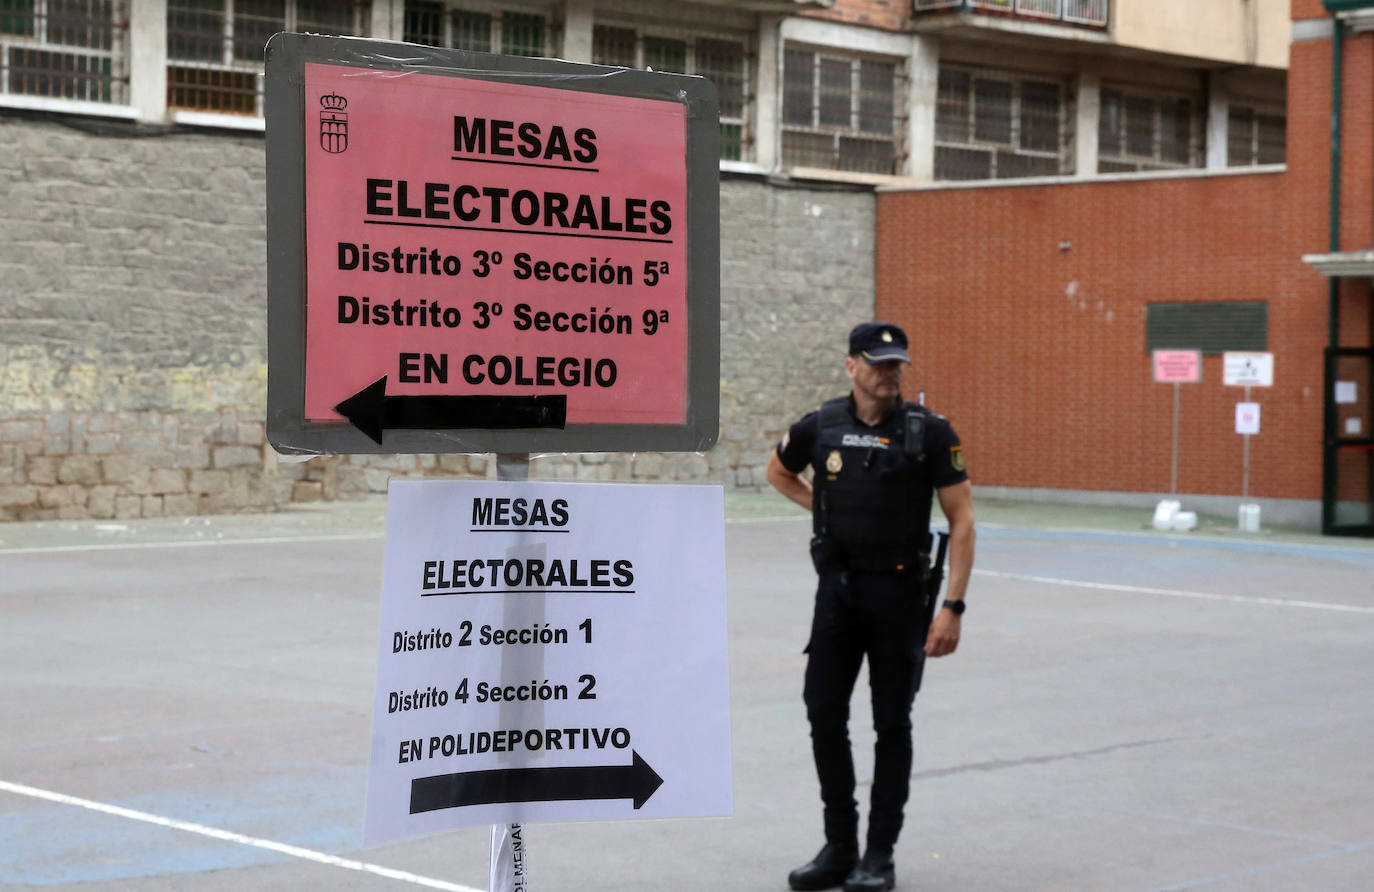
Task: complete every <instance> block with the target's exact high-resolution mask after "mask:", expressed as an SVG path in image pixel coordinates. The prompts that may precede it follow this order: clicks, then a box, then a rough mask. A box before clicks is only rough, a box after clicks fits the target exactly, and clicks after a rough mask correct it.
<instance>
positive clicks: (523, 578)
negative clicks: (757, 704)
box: [264, 34, 730, 890]
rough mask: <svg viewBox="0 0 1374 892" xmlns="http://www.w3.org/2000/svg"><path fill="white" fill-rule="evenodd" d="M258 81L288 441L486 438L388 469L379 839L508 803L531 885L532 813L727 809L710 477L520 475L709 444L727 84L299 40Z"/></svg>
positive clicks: (366, 448)
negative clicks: (406, 468) (599, 455)
mask: <svg viewBox="0 0 1374 892" xmlns="http://www.w3.org/2000/svg"><path fill="white" fill-rule="evenodd" d="M264 84H265V117H266V122H267V130H266V142H267V195H268V207H267V237H268V262H267V277H268V359H269V362H268V371H269V375H268V401H267V403H268V404H267V409H268V413H267V431H268V438H269V440H270V441H271V443H272V445H273V446H274V447H275V448H276V449H277V450H278V451H279V452H282V453H292V454H302V455H324V454H338V453H343V454H348V453H379V454H394V453H491V452H494V453H497V454H498V456H497V482H496V483H480V484H479V483H467V484H460V483H457V482H453V481H413V482H409V481H408V482H404V483H401V482H397V483H395V484H394V485H393V487H392V493H391V496H390V498H391V503H390V505H389V508H388V518H387V525H388V532H387V563H386V567H385V570H384V576H385V580H386V581H385V584H384V590H383V628H382V636H381V637H382V641H381V648H380V651H379V654H380V659H379V678H378V688H377V703H376V711H375V721H374V748H373V766H372V768H373V771H372V775H371V781H370V784H369V799H368V816H367V826H366V834H365V835H366V836H367V838H368V839H369V840H373V841H375V840H380V839H388V838H395V837H397V836H402V835H408V834H411V833H418V832H431V831H433V830H436V829H442V828H444V827H451V826H456V825H458V824H470V823H491V824H492V865H491V878H492V888H493V889H502V890H517V889H518V890H527V889H528V888H529V886H528V875H527V873H526V867H527V861H526V856H527V852H528V848H527V840H526V838H525V834H524V827H523V825H522V823H521V822H522V821H524V820H526V819H529V818H534V819H540V820H575V819H581V818H588V817H595V818H613V817H638V816H654V817H663V816H671V815H687V814H723V813H728V811H729V795H730V794H729V788H730V785H729V742H728V739H729V738H728V706H727V704H728V690H727V689H728V686H727V685H726V684H725V683H724V677H725V675H724V673H725V665H726V661H725V648H724V619H723V616H724V582H723V579H724V570H723V545H721V544H720V541H719V540H722V539H723V537H722V535H721V531H722V530H723V526H722V524H723V507H722V506H721V503H720V497H721V493H720V491H719V489H718V488H714V489H713V488H707V487H675V488H673V489H672V490H671V491H667V492H657V490H659V489H661V488H658V487H623V486H621V487H616V486H607V487H599V486H593V485H586V486H582V487H580V488H576V489H577V490H578V491H577V493H576V494H575V495H574V494H568V493H564V492H563V491H562V490H561V489H559V488H558V487H557V486H556V485H554V484H536V483H530V482H527V480H528V476H529V454H530V453H536V452H614V451H623V452H630V451H704V450H706V449H709V448H710V447H711V446H712V445H713V444H714V443H715V440H716V436H717V432H718V427H719V402H720V400H719V361H720V293H719V276H720V271H719V267H720V260H719V241H720V234H719V233H720V223H719V167H718V160H719V111H718V99H717V95H716V91H715V87H714V86H713V85H712V84H711V83H710V82H709V81H707V80H705V79H703V78H699V77H687V76H684V75H673V74H662V73H655V72H648V71H636V70H631V69H621V68H608V67H603V66H593V65H580V64H574V63H568V62H560V61H554V60H547V59H531V58H525V57H513V56H497V55H489V54H485V53H474V52H466V51H462V50H453V49H444V48H434V47H424V46H414V45H409V44H400V43H391V42H385V41H374V40H359V39H353V38H338V37H319V36H313V35H300V34H278V35H276V36H274V37H273V38H272V40H271V41H270V42H269V43H268V47H267V62H266V70H265V76H264ZM564 486H565V487H566V485H564ZM712 498H714V502H713V501H712ZM517 504H519V505H522V506H523V507H522V509H521V510H520V511H515V510H514V509H513V507H512V506H514V505H517ZM535 504H539V505H541V506H543V507H542V508H541V510H540V513H539V514H538V515H537V516H536V514H535V512H534V511H533V509H532V507H531V506H533V505H535ZM553 505H561V507H559V508H558V510H556V511H555V510H553V509H552V507H551V506H553ZM574 505H576V506H577V507H576V508H575V509H574V508H573V507H572V506H574ZM456 506H465V507H456ZM607 506H610V507H607ZM664 507H667V508H671V509H673V510H674V511H676V513H675V514H665V513H664V512H663V510H661V509H663V508H664ZM467 512H470V514H469V513H467ZM516 518H519V519H518V521H517V520H516ZM556 518H562V520H563V521H564V522H565V523H567V524H568V525H569V526H570V527H573V528H575V529H576V530H577V532H576V533H573V532H572V530H571V529H560V528H557V527H558V526H559V525H558V524H557V523H555V522H554V521H555V519H556ZM684 518H687V519H690V520H692V521H693V522H694V523H695V524H696V526H695V527H694V528H693V529H691V531H690V533H691V535H685V533H686V532H687V531H686V530H683V529H679V528H678V526H679V525H680V524H681V523H682V522H683V519H684ZM655 522H658V523H660V524H661V526H662V530H661V531H659V532H650V531H649V529H647V528H646V527H652V525H653V524H654V523H655ZM712 530H714V531H715V532H714V533H712V532H711V531H712ZM560 534H561V535H560ZM607 537H610V538H607ZM665 542H669V543H671V546H670V547H664V543H665ZM684 542H691V543H692V546H691V547H690V548H684V547H683V543H684ZM655 543H657V544H655ZM718 545H719V546H720V547H719V548H717V546H718ZM655 548H658V550H657V551H655V550H654V549H655ZM608 555H612V556H615V557H607V556H608ZM460 567H461V572H460V569H459V568H460ZM555 567H557V568H558V570H557V571H555V569H554V568H555ZM498 568H499V569H498ZM517 570H518V572H516V571H517ZM717 571H718V572H717ZM498 573H500V574H504V575H501V576H498V575H497V574H498ZM512 573H515V574H516V576H518V578H515V577H513V576H512V575H511V574H512ZM631 578H633V579H634V591H633V592H630V591H627V590H626V589H627V588H628V582H627V580H630V579H631ZM479 580H481V582H479ZM440 583H442V585H440ZM485 583H491V585H485ZM498 583H499V586H498V585H497V584H498ZM575 583H577V584H575ZM684 583H690V584H694V585H695V588H694V589H693V590H692V591H691V592H690V593H689V592H686V591H683V592H679V591H678V586H680V585H682V584H684ZM484 586H485V587H484ZM493 586H497V587H493ZM675 593H677V594H676V596H675ZM683 605H691V607H690V611H691V615H690V616H680V615H678V614H677V613H675V611H679V610H682V609H684V607H683ZM593 629H595V630H596V631H595V634H594V633H593ZM646 630H668V632H672V633H674V634H673V635H670V636H669V638H663V635H665V634H668V632H661V631H646ZM684 631H690V632H693V633H694V637H692V638H691V639H683V638H681V637H678V633H682V632H684ZM473 636H475V637H473ZM484 636H485V637H484ZM656 636H657V637H656ZM546 638H547V639H548V641H545V639H546ZM526 639H529V640H526ZM660 639H662V640H660ZM398 641H399V642H400V643H399V645H396V642H398ZM393 645H396V646H395V648H394V649H393ZM642 648H648V650H647V651H646V650H643V649H642ZM667 653H672V654H673V656H674V657H675V658H676V657H679V656H683V655H685V656H686V657H687V658H688V659H687V660H686V661H685V662H684V661H681V660H678V659H674V660H664V659H663V656H664V655H665V654H667ZM546 672H547V675H546V674H545V673H546ZM640 683H648V684H656V685H657V686H658V688H657V689H656V690H655V691H654V692H653V693H652V695H651V694H649V693H647V692H640V691H639V689H638V687H637V685H639V684H640ZM544 692H548V694H549V697H548V698H544V696H543V695H544ZM522 693H523V694H528V695H529V696H528V697H526V696H522ZM665 693H666V694H676V698H675V699H674V698H671V697H670V698H669V699H663V695H664V694H665ZM441 701H442V702H441ZM659 702H661V705H656V706H655V707H654V708H651V709H638V708H634V709H631V708H630V706H631V705H634V706H635V707H638V705H640V704H646V703H659ZM478 704H481V705H480V706H479V705H478ZM492 704H496V705H492ZM664 709H667V710H669V712H670V713H671V718H668V717H666V716H665V715H661V714H660V713H662V712H663V710H664ZM684 717H688V718H689V719H690V720H691V721H690V724H689V725H686V726H684V725H682V721H683V719H684ZM498 741H499V743H498ZM612 756H615V757H623V758H617V759H612V758H611V757H612ZM536 763H537V764H536ZM660 787H661V789H660Z"/></svg>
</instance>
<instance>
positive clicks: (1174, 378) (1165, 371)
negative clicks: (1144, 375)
mask: <svg viewBox="0 0 1374 892" xmlns="http://www.w3.org/2000/svg"><path fill="white" fill-rule="evenodd" d="M1150 357H1151V359H1152V360H1153V363H1154V372H1155V381H1156V382H1158V383H1160V384H1195V383H1197V382H1198V381H1201V380H1202V353H1201V352H1199V351H1197V350H1156V351H1154V352H1153V353H1151V354H1150Z"/></svg>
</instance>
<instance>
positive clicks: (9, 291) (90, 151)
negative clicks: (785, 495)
mask: <svg viewBox="0 0 1374 892" xmlns="http://www.w3.org/2000/svg"><path fill="white" fill-rule="evenodd" d="M0 184H3V185H2V186H0V188H2V189H3V193H4V195H5V201H4V203H3V206H0V520H13V519H55V518H73V519H75V518H85V517H98V518H106V517H119V518H126V517H145V516H159V515H164V514H166V515H184V514H197V513H218V512H226V511H248V510H264V509H270V508H273V507H278V506H281V505H284V504H287V503H289V502H291V501H303V500H307V501H308V500H319V499H334V498H351V497H359V496H362V495H365V494H367V493H369V492H384V491H385V489H386V484H387V480H388V478H389V477H391V476H396V475H405V476H411V475H449V476H486V475H487V474H489V473H493V472H494V471H493V465H492V463H491V462H489V460H488V457H487V456H467V455H444V456H434V455H397V456H332V457H321V458H314V459H311V460H309V461H304V462H302V461H286V460H280V459H279V458H278V457H277V455H276V453H275V452H274V451H273V450H272V449H271V447H270V446H268V445H267V444H266V442H265V439H264V435H263V418H264V413H265V407H266V382H267V362H266V360H267V356H266V352H267V348H266V296H265V295H266V273H265V269H264V263H265V256H266V243H265V231H264V230H265V220H264V193H263V188H264V179H263V141H262V138H261V137H260V136H245V135H231V134H224V133H207V132H178V131H166V130H161V129H148V128H131V127H126V126H123V125H105V124H101V123H100V122H93V121H91V120H88V119H75V120H71V121H66V122H62V121H57V120H50V119H47V118H44V117H39V116H25V115H22V114H17V113H10V112H0ZM873 215H874V198H873V194H872V193H871V191H845V190H817V189H790V188H782V187H775V186H770V185H767V184H765V183H763V182H761V181H759V180H757V179H746V178H739V179H727V180H726V181H725V182H723V183H722V186H721V228H722V239H721V242H722V244H721V261H722V263H721V298H722V309H721V317H722V318H721V329H722V348H721V354H722V356H721V401H722V408H721V418H722V422H721V436H720V441H719V445H717V446H716V447H715V448H714V449H713V450H711V452H709V453H706V454H704V455H694V454H670V455H664V454H640V455H629V454H603V455H558V456H543V457H539V458H538V459H536V461H535V474H536V476H540V477H544V478H548V479H578V480H628V479H639V480H698V481H707V480H711V481H719V482H724V483H727V484H729V485H733V486H750V487H752V486H760V485H763V484H764V479H763V467H764V463H765V462H766V460H767V456H768V449H769V446H770V445H771V442H772V441H775V440H776V439H777V438H778V437H780V436H781V433H782V431H783V429H784V428H785V426H786V425H787V424H788V423H789V421H790V420H791V419H792V418H793V417H794V416H796V415H799V414H801V412H802V411H804V410H805V409H806V408H809V407H810V406H811V405H813V404H815V403H817V402H819V401H820V400H821V399H822V398H823V397H824V396H828V395H830V394H831V393H833V392H835V391H837V390H838V389H839V388H840V387H841V385H842V383H843V382H844V377H843V373H842V369H841V364H840V361H839V358H838V357H839V356H840V355H841V354H842V351H843V336H844V332H845V331H846V330H847V328H848V326H849V325H851V324H853V323H854V322H856V321H858V320H860V319H863V318H866V317H868V316H869V315H870V314H871V312H872V307H873V226H874V223H873Z"/></svg>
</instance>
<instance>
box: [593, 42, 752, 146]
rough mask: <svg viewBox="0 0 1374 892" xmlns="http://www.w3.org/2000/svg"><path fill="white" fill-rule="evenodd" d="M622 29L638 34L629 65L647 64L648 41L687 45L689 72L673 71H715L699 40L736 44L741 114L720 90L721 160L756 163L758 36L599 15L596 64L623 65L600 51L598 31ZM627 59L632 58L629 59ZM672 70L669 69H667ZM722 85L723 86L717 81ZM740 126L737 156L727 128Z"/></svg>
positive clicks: (630, 66) (640, 65) (628, 66)
mask: <svg viewBox="0 0 1374 892" xmlns="http://www.w3.org/2000/svg"><path fill="white" fill-rule="evenodd" d="M602 29H605V30H618V31H625V32H628V33H632V34H633V35H634V50H633V60H632V61H633V64H632V65H624V66H621V67H626V68H640V69H642V68H645V67H646V51H645V45H646V43H652V42H654V41H664V42H670V41H671V42H680V43H682V44H683V52H684V54H685V62H686V64H685V65H684V66H683V67H684V68H685V69H686V70H685V71H676V72H671V73H673V74H688V75H703V76H704V75H707V74H710V73H711V72H710V71H708V70H705V69H709V68H710V66H704V65H703V64H702V54H701V53H700V52H698V45H699V42H706V41H714V42H718V43H733V44H738V45H739V47H740V50H741V52H740V57H739V81H740V85H739V93H738V95H739V113H738V114H731V113H729V110H728V106H727V101H726V100H727V97H726V91H725V90H724V89H721V90H720V94H721V111H720V123H721V160H722V161H742V162H752V161H753V160H754V159H755V157H756V154H757V153H756V151H755V123H754V122H755V121H756V120H757V119H758V96H757V90H756V88H755V73H754V69H755V63H756V61H757V58H758V48H757V38H756V35H755V34H753V33H752V32H746V31H730V30H724V29H712V28H686V27H678V26H674V25H668V24H646V23H643V22H638V21H629V20H626V19H620V18H614V17H611V18H600V17H598V18H597V19H596V21H595V22H594V23H593V26H592V64H594V65H620V62H618V61H607V58H608V57H607V56H605V55H600V54H599V53H598V43H597V36H596V35H597V31H598V30H602ZM626 61H630V60H629V59H628V58H627V59H626ZM663 70H664V71H668V69H666V68H665V69H663ZM717 86H718V87H719V86H720V85H719V84H717ZM728 127H735V128H738V133H739V136H738V138H737V139H736V140H734V141H733V144H735V145H737V146H738V154H737V155H736V156H735V157H728V156H727V153H728V152H729V147H730V145H731V144H732V141H731V140H727V138H726V128H728Z"/></svg>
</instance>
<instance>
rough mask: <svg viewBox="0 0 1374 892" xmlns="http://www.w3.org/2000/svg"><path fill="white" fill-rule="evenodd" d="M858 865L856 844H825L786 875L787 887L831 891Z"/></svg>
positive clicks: (800, 890)
mask: <svg viewBox="0 0 1374 892" xmlns="http://www.w3.org/2000/svg"><path fill="white" fill-rule="evenodd" d="M889 860H890V859H889ZM858 863H859V845H858V843H838V842H830V843H826V844H825V846H824V847H823V848H822V849H821V850H820V852H819V853H817V855H816V857H815V858H812V859H811V860H810V861H809V862H807V863H806V864H803V865H802V866H801V867H798V868H797V869H796V870H794V871H792V872H791V873H789V874H788V875H787V885H789V886H791V887H792V888H793V889H797V890H799V892H802V890H807V889H833V888H835V887H836V886H838V885H840V884H841V883H844V882H845V879H846V878H847V877H848V876H849V875H850V873H851V872H853V871H855V870H856V868H855V865H856V864H858ZM846 885H847V884H846ZM888 888H891V887H888Z"/></svg>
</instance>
